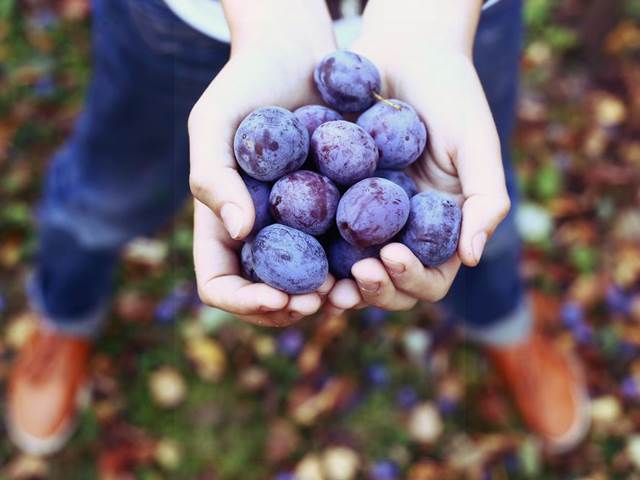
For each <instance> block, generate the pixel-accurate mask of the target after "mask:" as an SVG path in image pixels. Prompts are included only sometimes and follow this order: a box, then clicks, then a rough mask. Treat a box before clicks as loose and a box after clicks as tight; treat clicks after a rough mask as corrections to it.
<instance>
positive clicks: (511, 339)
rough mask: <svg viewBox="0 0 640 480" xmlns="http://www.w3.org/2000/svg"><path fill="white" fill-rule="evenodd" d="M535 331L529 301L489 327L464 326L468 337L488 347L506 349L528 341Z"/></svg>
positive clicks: (464, 331) (463, 328)
mask: <svg viewBox="0 0 640 480" xmlns="http://www.w3.org/2000/svg"><path fill="white" fill-rule="evenodd" d="M532 329H533V315H532V314H531V306H530V305H529V302H528V301H524V302H521V303H520V304H519V305H518V306H517V307H516V308H515V309H514V311H513V312H511V313H509V314H507V315H505V316H504V317H502V318H501V319H500V320H498V321H496V322H494V323H492V324H491V325H489V326H483V327H479V326H472V325H469V324H463V325H462V331H463V333H464V335H465V336H466V337H468V338H469V339H471V340H474V341H476V342H478V343H481V344H483V345H488V346H496V347H506V346H509V345H515V344H517V343H520V342H522V341H523V340H526V339H527V338H528V337H529V335H530V333H531V330H532Z"/></svg>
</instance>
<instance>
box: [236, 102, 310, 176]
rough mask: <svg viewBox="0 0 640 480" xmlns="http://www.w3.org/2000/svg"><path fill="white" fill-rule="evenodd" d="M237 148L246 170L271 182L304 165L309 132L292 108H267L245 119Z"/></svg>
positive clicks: (241, 163)
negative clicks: (291, 110)
mask: <svg viewBox="0 0 640 480" xmlns="http://www.w3.org/2000/svg"><path fill="white" fill-rule="evenodd" d="M233 150H234V153H235V156H236V160H237V162H238V164H239V165H240V168H242V170H244V171H245V172H246V173H247V174H248V175H249V176H251V177H253V178H255V179H256V180H262V181H263V182H270V181H273V180H276V179H277V178H280V177H281V176H283V175H285V174H287V173H289V172H293V171H295V170H297V169H298V168H300V166H302V164H303V163H304V161H305V159H306V158H307V154H308V153H309V132H307V129H306V128H305V126H304V125H303V124H302V122H301V121H300V120H299V119H298V117H296V116H295V115H294V114H293V113H291V112H290V111H289V110H286V109H284V108H281V107H263V108H259V109H257V110H255V111H253V112H251V113H250V114H249V115H248V116H247V117H246V118H245V119H244V120H242V122H241V123H240V126H239V127H238V130H237V131H236V135H235V138H234V140H233Z"/></svg>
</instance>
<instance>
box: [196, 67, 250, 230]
mask: <svg viewBox="0 0 640 480" xmlns="http://www.w3.org/2000/svg"><path fill="white" fill-rule="evenodd" d="M225 73H227V72H225V70H223V72H221V73H220V75H219V76H218V77H217V78H216V80H215V81H214V82H212V84H211V85H210V86H209V88H207V90H206V91H205V93H204V94H203V95H202V97H201V98H200V100H198V103H197V104H196V105H195V106H194V107H193V109H192V111H191V115H190V116H189V148H190V157H191V172H190V176H189V184H190V187H191V192H192V194H193V196H194V197H195V198H196V199H198V200H199V201H200V202H202V203H203V204H205V205H206V206H207V207H209V208H210V209H211V210H212V211H213V212H214V213H215V214H216V215H217V216H218V218H220V219H221V220H222V222H223V224H224V226H225V229H226V230H227V232H228V233H229V236H231V238H234V239H242V238H244V237H246V236H247V235H248V234H249V232H250V231H251V228H252V227H253V222H254V219H255V210H254V206H253V202H252V200H251V196H250V195H249V192H248V191H247V188H246V187H245V185H244V182H243V181H242V178H241V177H240V174H239V173H238V171H237V169H236V161H235V157H234V153H233V136H234V130H235V128H236V127H237V125H238V124H239V122H240V121H241V119H242V115H243V114H244V113H245V111H244V109H245V106H242V105H237V102H236V103H232V102H233V99H234V98H236V97H237V95H232V94H231V92H230V88H231V85H230V83H231V82H230V81H229V80H228V76H229V75H228V73H227V74H226V75H225ZM246 108H250V107H246Z"/></svg>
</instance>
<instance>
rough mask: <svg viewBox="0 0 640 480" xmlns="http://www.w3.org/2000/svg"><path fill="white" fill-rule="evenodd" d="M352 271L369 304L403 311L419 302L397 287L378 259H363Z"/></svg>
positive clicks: (364, 298)
mask: <svg viewBox="0 0 640 480" xmlns="http://www.w3.org/2000/svg"><path fill="white" fill-rule="evenodd" d="M351 272H352V274H353V276H354V278H355V279H356V283H357V284H358V287H359V289H360V295H362V298H363V300H364V301H365V302H366V303H367V304H369V305H373V306H375V307H379V308H383V309H385V310H390V311H401V310H409V309H410V308H413V306H414V305H415V304H416V303H417V298H415V297H412V296H409V295H407V294H405V293H403V292H401V291H399V290H398V289H396V286H395V285H394V284H393V282H392V281H391V278H390V277H389V275H388V273H387V271H386V270H385V268H384V266H383V265H382V263H381V262H380V260H378V259H375V258H367V259H364V260H361V261H359V262H358V263H356V264H355V265H354V266H353V267H352V269H351Z"/></svg>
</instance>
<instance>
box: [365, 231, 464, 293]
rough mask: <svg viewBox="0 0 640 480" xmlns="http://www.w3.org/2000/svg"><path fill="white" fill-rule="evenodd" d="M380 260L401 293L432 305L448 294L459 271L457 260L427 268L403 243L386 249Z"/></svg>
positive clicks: (456, 258)
mask: <svg viewBox="0 0 640 480" xmlns="http://www.w3.org/2000/svg"><path fill="white" fill-rule="evenodd" d="M380 259H381V260H382V263H383V264H384V266H385V268H386V271H387V272H388V274H389V276H390V278H391V280H392V282H393V284H394V285H395V287H396V288H397V289H398V290H401V291H402V292H404V293H405V294H406V295H409V296H411V297H413V298H416V299H418V300H424V301H427V302H431V303H433V302H437V301H439V300H441V299H442V298H443V297H444V296H445V295H446V294H447V292H448V291H449V288H450V287H451V284H452V283H453V280H454V279H455V276H456V274H457V273H458V270H459V269H460V259H459V258H458V257H457V256H454V257H452V258H451V259H449V260H448V261H447V262H445V263H443V264H442V265H440V266H438V267H435V268H425V267H424V266H423V265H422V263H421V262H420V260H418V259H417V258H416V256H415V255H414V254H413V253H412V252H411V250H409V248H407V247H406V246H405V245H402V244H401V243H392V244H390V245H387V246H385V247H384V248H383V249H382V250H381V251H380ZM354 268H355V266H354Z"/></svg>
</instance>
